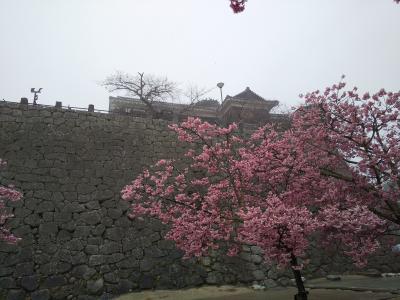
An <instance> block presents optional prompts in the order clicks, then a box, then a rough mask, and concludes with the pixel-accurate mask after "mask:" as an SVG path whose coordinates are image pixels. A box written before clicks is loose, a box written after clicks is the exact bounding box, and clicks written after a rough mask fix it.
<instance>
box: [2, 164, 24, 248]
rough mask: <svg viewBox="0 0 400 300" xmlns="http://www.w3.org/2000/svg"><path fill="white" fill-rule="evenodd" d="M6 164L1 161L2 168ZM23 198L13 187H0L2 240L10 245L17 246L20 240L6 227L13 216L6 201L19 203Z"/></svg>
mask: <svg viewBox="0 0 400 300" xmlns="http://www.w3.org/2000/svg"><path fill="white" fill-rule="evenodd" d="M5 165H6V162H5V161H3V160H1V159H0V168H1V167H4V166H5ZM21 197H22V194H21V193H20V192H18V191H16V190H15V189H14V188H13V187H12V186H9V187H5V186H2V185H0V240H3V241H5V242H6V243H9V244H15V243H16V242H17V241H18V240H20V239H19V238H17V237H15V236H14V235H13V234H12V233H11V232H10V230H9V229H8V228H7V227H6V226H5V223H6V221H7V220H8V219H9V218H11V217H12V216H13V215H12V214H10V213H9V212H8V211H7V209H6V207H5V203H4V202H5V201H7V200H9V201H18V200H20V199H21Z"/></svg>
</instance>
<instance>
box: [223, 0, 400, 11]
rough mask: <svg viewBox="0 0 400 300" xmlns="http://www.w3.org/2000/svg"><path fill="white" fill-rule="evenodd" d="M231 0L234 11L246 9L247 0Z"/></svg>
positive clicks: (397, 0) (399, 1)
mask: <svg viewBox="0 0 400 300" xmlns="http://www.w3.org/2000/svg"><path fill="white" fill-rule="evenodd" d="M393 1H394V2H396V3H397V4H399V3H400V0H393ZM230 2H231V4H230V7H231V8H232V10H233V12H234V13H235V14H237V13H240V12H242V11H244V9H245V4H246V2H247V0H230Z"/></svg>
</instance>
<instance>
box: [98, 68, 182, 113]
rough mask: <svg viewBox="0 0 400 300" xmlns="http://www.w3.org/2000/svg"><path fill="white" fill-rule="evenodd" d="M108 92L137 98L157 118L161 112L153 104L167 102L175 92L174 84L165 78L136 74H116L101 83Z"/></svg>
mask: <svg viewBox="0 0 400 300" xmlns="http://www.w3.org/2000/svg"><path fill="white" fill-rule="evenodd" d="M102 85H103V86H104V87H105V88H106V89H107V90H108V91H109V92H117V91H122V92H125V93H126V95H127V96H130V97H133V98H137V99H138V100H140V101H141V102H142V103H144V104H145V105H146V107H147V108H148V111H149V112H150V114H151V115H152V117H155V118H159V117H160V116H161V115H162V114H163V111H162V110H161V109H160V108H159V107H157V106H156V105H154V104H155V102H163V101H168V100H170V99H172V98H173V96H174V94H175V92H176V90H177V89H176V84H175V83H174V82H172V81H169V80H168V79H167V78H162V77H155V76H153V75H145V74H144V72H142V73H140V72H138V73H137V75H136V76H132V75H130V74H128V73H123V72H117V73H116V74H113V75H110V76H108V77H107V78H106V80H105V81H104V82H103V83H102Z"/></svg>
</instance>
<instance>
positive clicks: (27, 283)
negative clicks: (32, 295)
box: [20, 276, 39, 292]
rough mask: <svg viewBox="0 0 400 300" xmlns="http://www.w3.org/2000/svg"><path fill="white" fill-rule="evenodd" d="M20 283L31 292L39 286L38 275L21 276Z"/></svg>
mask: <svg viewBox="0 0 400 300" xmlns="http://www.w3.org/2000/svg"><path fill="white" fill-rule="evenodd" d="M20 285H21V286H22V287H23V288H24V289H25V290H27V291H29V292H32V291H34V290H36V289H37V288H38V286H39V276H26V277H22V279H21V283H20Z"/></svg>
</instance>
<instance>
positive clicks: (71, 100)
mask: <svg viewBox="0 0 400 300" xmlns="http://www.w3.org/2000/svg"><path fill="white" fill-rule="evenodd" d="M117 70H121V71H125V72H128V73H131V74H133V75H135V74H136V72H145V73H152V74H154V75H159V76H166V77H168V79H169V80H172V81H175V82H177V83H178V84H179V85H180V87H181V88H184V87H185V86H186V85H188V84H194V85H197V86H199V87H204V88H207V89H208V88H213V87H215V88H214V89H213V90H212V91H211V92H210V93H209V94H207V95H206V97H212V98H215V99H219V98H220V95H219V90H218V89H217V88H216V84H217V83H218V82H220V81H222V82H224V83H225V86H224V88H223V93H224V96H225V95H227V94H229V95H235V94H237V93H239V92H241V91H242V90H244V89H245V88H246V87H247V86H249V87H250V88H251V89H252V90H253V91H254V92H256V93H258V94H259V95H261V96H262V97H264V98H266V99H276V100H279V101H280V102H281V103H284V104H285V105H287V106H292V105H295V104H297V103H299V98H298V95H299V94H300V93H306V92H308V91H312V90H315V89H323V88H324V87H326V86H327V85H331V84H333V83H335V82H337V81H338V80H339V79H340V76H341V75H342V74H346V77H347V78H346V81H347V82H348V83H349V85H350V86H353V85H357V86H358V87H359V88H360V89H361V90H362V91H367V90H368V91H371V92H374V91H377V90H378V89H379V88H381V87H384V88H386V90H391V91H398V90H399V89H400V5H398V4H395V3H394V1H393V0H249V1H248V3H247V5H246V10H245V11H244V12H243V13H241V14H237V15H235V14H233V12H232V10H231V9H230V7H229V1H228V0H203V1H199V0H0V100H2V99H5V100H7V101H19V99H20V98H21V97H29V100H30V102H32V98H33V95H32V94H31V93H30V88H31V87H35V88H39V87H42V88H43V91H42V94H40V96H39V101H38V103H39V104H51V105H54V103H55V101H62V102H63V105H70V106H77V107H87V105H88V104H89V103H91V104H94V105H95V108H97V109H108V97H109V95H110V94H109V93H108V92H107V91H106V90H105V89H104V88H103V87H101V86H100V85H99V83H100V82H101V81H103V80H104V79H105V77H106V76H108V75H110V74H112V73H114V72H115V71H117Z"/></svg>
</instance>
